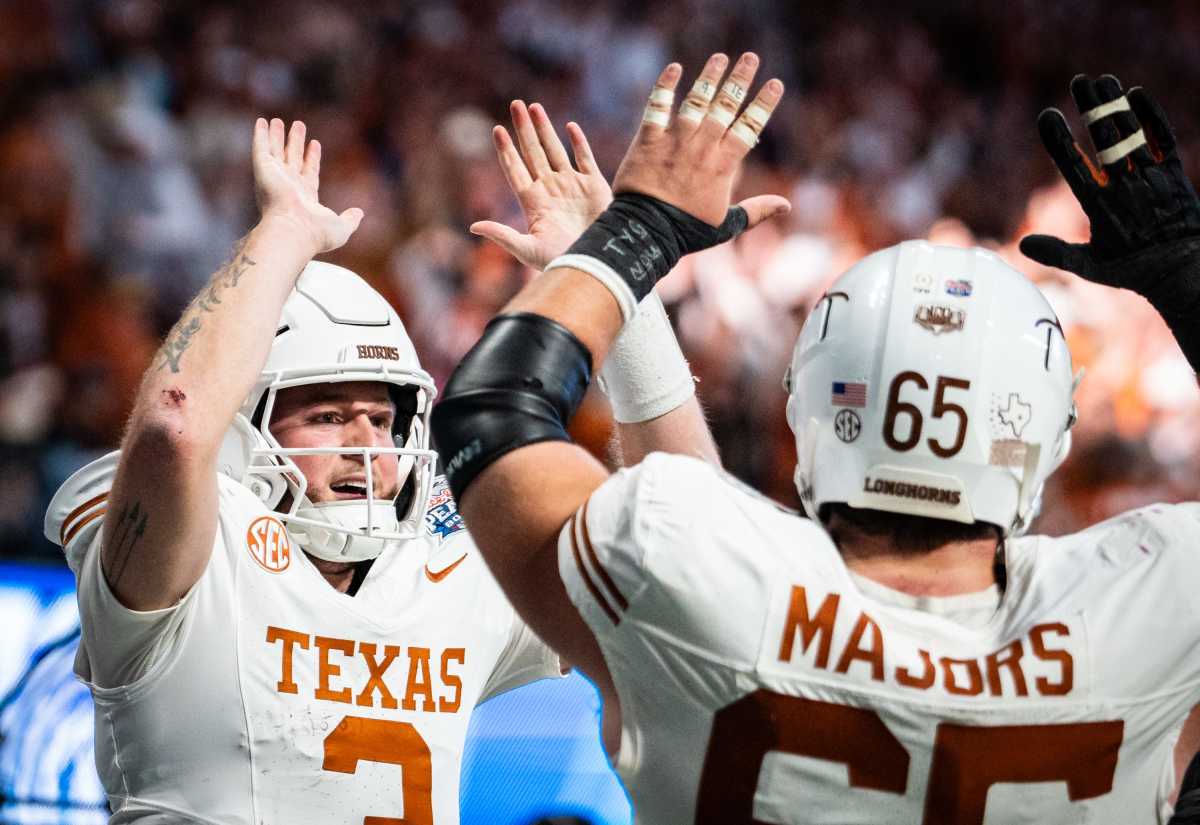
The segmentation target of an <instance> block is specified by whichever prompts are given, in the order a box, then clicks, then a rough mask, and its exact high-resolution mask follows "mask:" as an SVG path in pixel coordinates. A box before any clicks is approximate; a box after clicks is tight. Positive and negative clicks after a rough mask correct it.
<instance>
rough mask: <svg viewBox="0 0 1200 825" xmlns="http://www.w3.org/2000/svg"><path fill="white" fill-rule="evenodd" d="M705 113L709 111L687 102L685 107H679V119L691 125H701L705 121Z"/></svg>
mask: <svg viewBox="0 0 1200 825" xmlns="http://www.w3.org/2000/svg"><path fill="white" fill-rule="evenodd" d="M705 111H707V110H705V109H701V108H699V107H698V106H693V105H692V104H691V103H688V102H687V101H686V100H685V101H684V102H683V105H682V106H680V107H679V117H680V118H682V119H683V120H686V121H689V122H691V123H699V122H700V121H702V120H704V113H705Z"/></svg>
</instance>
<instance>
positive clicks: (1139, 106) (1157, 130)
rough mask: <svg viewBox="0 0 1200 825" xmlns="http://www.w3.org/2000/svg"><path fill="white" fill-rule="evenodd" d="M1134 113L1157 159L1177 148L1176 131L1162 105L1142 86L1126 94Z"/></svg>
mask: <svg viewBox="0 0 1200 825" xmlns="http://www.w3.org/2000/svg"><path fill="white" fill-rule="evenodd" d="M1126 97H1127V98H1128V99H1129V105H1130V107H1132V109H1133V113H1134V114H1135V115H1137V119H1138V121H1139V122H1140V123H1141V124H1142V128H1143V129H1144V130H1145V131H1146V140H1147V141H1148V142H1149V144H1150V150H1151V152H1152V153H1153V154H1154V155H1155V159H1156V160H1160V161H1161V160H1162V159H1163V158H1164V157H1166V156H1167V155H1169V154H1170V153H1171V152H1173V151H1174V150H1175V133H1174V131H1172V129H1171V123H1170V121H1168V120H1167V115H1166V113H1165V112H1163V110H1162V107H1161V106H1159V105H1158V101H1157V100H1155V99H1154V98H1153V97H1151V96H1150V94H1149V93H1148V92H1147V91H1146V90H1145V89H1143V88H1142V87H1141V86H1137V87H1134V88H1132V89H1130V90H1129V94H1128V95H1126Z"/></svg>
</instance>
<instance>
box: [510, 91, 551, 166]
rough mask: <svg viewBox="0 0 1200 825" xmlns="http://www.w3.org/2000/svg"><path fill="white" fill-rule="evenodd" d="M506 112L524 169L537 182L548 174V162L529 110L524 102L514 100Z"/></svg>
mask: <svg viewBox="0 0 1200 825" xmlns="http://www.w3.org/2000/svg"><path fill="white" fill-rule="evenodd" d="M508 110H509V113H510V114H511V115H512V122H513V132H514V133H516V136H517V145H518V146H520V147H521V157H522V158H523V159H524V161H525V167H526V168H527V169H528V170H529V174H530V175H531V176H532V177H533V179H534V180H537V178H539V177H540V176H542V175H545V174H548V173H549V172H550V161H549V160H548V159H547V158H546V152H545V150H543V149H542V142H541V140H539V139H538V135H537V130H536V129H535V128H534V127H533V121H532V120H531V119H530V117H529V109H528V108H526V106H525V101H523V100H514V101H513V102H512V105H510V106H509V107H508Z"/></svg>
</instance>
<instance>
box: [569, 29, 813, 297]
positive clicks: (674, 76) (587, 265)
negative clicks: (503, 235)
mask: <svg viewBox="0 0 1200 825" xmlns="http://www.w3.org/2000/svg"><path fill="white" fill-rule="evenodd" d="M728 65H729V59H728V58H727V57H726V56H725V55H723V54H715V55H713V56H712V57H710V58H709V59H708V62H707V63H706V64H705V66H704V69H703V71H702V72H701V73H700V77H699V78H698V79H697V80H696V82H695V84H694V85H693V86H692V89H691V91H690V92H689V93H688V96H687V99H686V100H684V102H683V103H682V104H681V105H680V108H679V111H678V113H676V114H675V115H674V116H672V108H673V105H674V101H675V87H676V86H677V85H678V84H679V80H680V77H681V75H682V74H683V70H682V67H680V66H679V64H678V63H672V64H671V65H669V66H667V67H666V68H665V69H664V70H663V71H662V74H660V75H659V77H658V81H657V83H655V86H654V89H653V91H652V92H651V94H650V99H649V101H648V103H647V105H646V109H645V112H644V113H643V116H642V123H641V127H640V128H639V129H638V133H637V135H636V136H635V137H634V139H633V143H632V144H631V145H630V147H629V151H628V152H627V153H626V155H625V159H624V160H623V161H622V162H621V167H620V168H619V169H618V170H617V176H616V179H615V180H614V181H613V192H615V193H616V197H615V198H614V199H613V202H612V204H611V205H610V206H609V207H608V209H606V210H605V211H604V212H603V213H602V214H601V215H600V216H599V217H598V218H597V219H596V221H595V223H593V224H592V225H591V226H590V227H588V229H587V231H586V232H584V233H583V235H582V237H580V238H579V240H578V241H576V242H575V243H574V244H572V246H571V248H570V249H569V250H567V253H566V254H565V255H562V256H560V257H558V258H556V259H555V260H554V261H551V263H550V264H549V265H548V266H547V269H549V268H551V267H555V266H564V267H570V268H573V269H578V270H581V271H583V272H587V273H589V274H591V275H593V276H594V277H596V278H597V279H599V280H600V281H601V282H603V283H604V284H605V286H607V287H608V289H609V290H610V291H611V292H612V293H613V296H614V297H615V298H616V299H617V303H618V304H619V305H620V308H621V314H622V317H623V318H625V320H627V321H628V320H629V319H630V318H632V317H633V314H634V311H635V308H636V307H637V304H638V301H640V300H641V299H642V298H643V297H645V296H646V295H648V294H649V292H650V290H651V289H653V288H654V284H655V283H656V282H657V281H658V280H659V279H660V278H662V277H663V276H664V275H666V274H667V272H669V271H670V270H671V268H672V267H673V266H674V265H675V264H676V263H677V262H678V261H679V259H680V258H682V257H683V256H684V255H687V254H690V253H692V252H699V251H700V250H702V249H708V248H709V247H712V246H716V245H717V244H720V243H723V242H725V241H727V240H729V239H731V238H733V237H735V236H737V235H739V234H741V233H742V232H744V231H745V230H746V229H749V228H751V227H754V226H756V225H757V224H759V223H761V222H762V221H764V220H766V219H768V218H771V217H774V216H776V215H780V214H783V213H786V212H787V211H788V210H789V209H790V208H791V206H790V204H789V203H788V202H787V200H786V199H785V198H783V197H780V196H778V195H759V196H757V197H752V198H747V199H746V200H744V201H742V202H741V203H739V204H737V205H736V206H734V207H733V208H732V209H731V208H730V197H731V192H732V190H733V181H734V177H735V176H736V174H737V171H738V169H739V168H740V167H741V163H742V160H743V159H744V158H745V157H746V155H747V154H748V153H749V152H750V150H751V149H752V148H753V147H754V144H755V143H757V142H758V136H759V135H760V134H761V132H762V130H763V128H764V127H765V126H766V123H767V120H768V118H770V116H771V113H772V112H773V111H774V110H775V106H776V105H777V104H778V103H779V100H780V98H781V97H782V96H783V83H781V82H780V81H779V80H778V79H774V78H773V79H771V80H769V81H767V82H766V83H765V84H763V86H762V88H761V89H759V91H758V94H757V95H756V96H755V97H754V99H753V100H752V101H751V103H750V104H749V105H748V106H746V107H745V109H744V110H743V109H742V106H743V103H744V102H745V100H746V98H747V97H748V94H749V90H750V87H751V84H752V83H753V82H754V75H755V74H756V73H757V71H758V57H757V56H756V55H754V54H753V53H750V52H747V53H746V54H743V55H742V56H741V57H740V58H739V59H738V61H737V62H736V63H735V64H734V66H733V69H732V70H731V71H730V72H729V75H728V77H726V76H725V72H726V68H727V67H728ZM723 78H724V80H725V82H724V83H723V84H722V79H723ZM739 112H740V115H739Z"/></svg>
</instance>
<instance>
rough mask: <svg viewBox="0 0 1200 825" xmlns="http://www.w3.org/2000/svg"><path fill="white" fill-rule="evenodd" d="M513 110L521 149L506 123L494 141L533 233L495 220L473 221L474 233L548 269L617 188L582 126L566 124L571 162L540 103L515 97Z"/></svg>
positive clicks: (506, 178)
mask: <svg viewBox="0 0 1200 825" xmlns="http://www.w3.org/2000/svg"><path fill="white" fill-rule="evenodd" d="M509 112H510V114H511V115H512V123H513V132H514V133H515V134H516V136H517V142H518V143H519V144H520V147H521V150H520V152H519V153H518V151H517V148H516V146H514V145H513V141H512V138H511V137H509V134H508V131H507V130H506V129H505V128H504V127H503V126H496V127H495V128H494V129H493V130H492V140H493V141H494V142H495V144H496V155H497V156H498V157H499V159H500V168H501V169H502V170H503V171H504V178H505V180H507V181H508V186H509V188H510V189H512V192H513V194H514V195H516V197H517V202H518V203H519V204H520V205H521V211H522V212H523V213H524V215H525V222H526V224H527V225H528V227H529V231H528V232H526V233H524V234H522V233H521V232H518V231H517V230H516V229H514V228H512V227H511V226H506V225H505V224H502V223H497V222H496V221H478V222H476V223H473V224H471V232H473V233H474V234H476V235H482V236H483V237H485V238H488V239H489V240H492V241H494V242H495V243H497V244H499V245H500V246H501V247H503V248H504V250H505V251H507V252H508V253H509V254H510V255H512V256H513V257H514V258H516V259H517V260H519V261H520V262H521V263H523V264H526V265H528V266H531V267H534V268H535V269H545V267H546V264H548V263H549V262H550V261H551V260H552V259H554V258H556V257H558V256H559V255H561V254H562V253H563V252H565V251H566V249H567V247H569V246H570V245H571V244H572V243H573V242H574V241H575V239H576V238H578V237H579V236H580V235H581V234H583V230H585V229H587V228H588V225H589V224H591V222H592V221H594V220H595V219H596V216H597V215H599V214H600V213H601V212H603V211H604V208H605V207H606V206H608V204H609V201H611V200H612V190H611V189H610V188H609V185H608V181H606V180H605V179H604V175H602V174H600V169H599V167H597V166H596V159H595V158H594V157H593V156H592V149H591V147H590V146H588V141H587V137H586V136H585V135H584V134H583V130H582V129H580V128H579V125H578V124H576V123H568V124H567V137H568V138H569V139H570V141H571V150H572V152H573V153H574V155H575V165H574V166H572V165H571V159H570V158H569V157H567V150H566V149H565V148H564V147H563V144H562V141H560V140H559V139H558V135H557V134H556V133H555V131H554V126H553V124H552V123H551V122H550V117H549V116H548V115H547V114H546V110H545V109H544V108H543V107H542V106H541V104H538V103H534V104H533V105H532V106H529V107H526V106H525V103H524V102H523V101H520V100H514V101H513V102H512V104H511V105H510V107H509Z"/></svg>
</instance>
